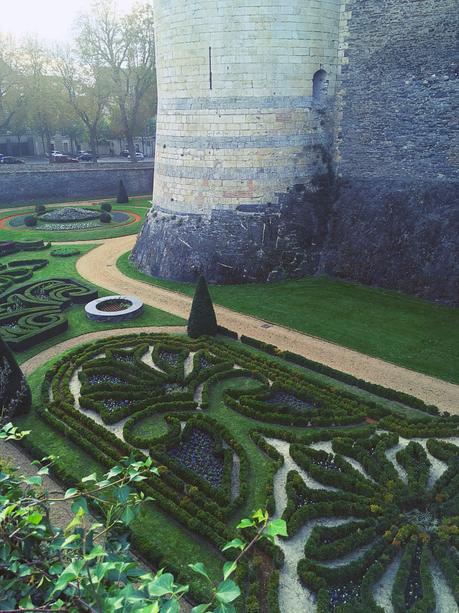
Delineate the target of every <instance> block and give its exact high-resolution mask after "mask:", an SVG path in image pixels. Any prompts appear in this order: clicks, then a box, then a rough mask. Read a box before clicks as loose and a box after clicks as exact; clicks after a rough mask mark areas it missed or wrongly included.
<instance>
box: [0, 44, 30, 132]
mask: <svg viewBox="0 0 459 613" xmlns="http://www.w3.org/2000/svg"><path fill="white" fill-rule="evenodd" d="M19 58H20V54H19V53H18V49H17V48H16V47H15V44H14V41H13V39H12V38H11V37H7V36H4V35H2V34H1V33H0V131H2V130H7V129H8V128H9V126H10V123H11V121H12V120H13V117H14V116H15V115H16V114H17V113H18V111H19V110H20V109H21V108H22V106H23V104H24V102H25V96H24V83H23V75H22V71H21V67H20V62H19Z"/></svg>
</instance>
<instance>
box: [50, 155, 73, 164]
mask: <svg viewBox="0 0 459 613" xmlns="http://www.w3.org/2000/svg"><path fill="white" fill-rule="evenodd" d="M51 162H53V163H54V164H78V162H79V160H78V158H74V157H72V156H71V155H63V154H62V153H57V154H53V156H52V157H51Z"/></svg>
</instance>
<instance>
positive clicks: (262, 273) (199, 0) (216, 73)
mask: <svg viewBox="0 0 459 613" xmlns="http://www.w3.org/2000/svg"><path fill="white" fill-rule="evenodd" d="M154 4H155V19H156V56H157V74H158V96H159V100H158V118H157V136H156V157H155V179H154V192H153V206H152V208H151V210H150V212H149V213H148V217H147V221H146V223H145V225H144V227H143V229H142V232H141V235H140V237H139V240H138V242H137V245H136V247H135V249H134V252H133V256H132V258H133V260H134V262H135V263H136V265H137V266H138V267H139V268H140V269H141V270H143V271H145V272H147V273H150V274H152V275H155V276H160V277H166V278H172V279H179V280H187V281H192V280H195V279H196V277H197V275H198V274H199V273H203V274H204V275H205V276H206V277H207V279H208V280H209V281H212V282H219V283H225V282H241V281H254V280H258V281H266V280H273V279H278V278H284V277H288V276H300V275H302V274H305V273H307V272H313V271H314V270H315V269H316V268H317V260H318V257H319V252H320V248H321V243H322V241H323V237H324V234H325V225H326V220H325V216H324V214H323V211H322V210H321V208H323V207H321V204H322V203H320V202H319V200H320V198H317V195H318V194H320V188H318V187H317V184H318V183H319V182H320V177H323V176H324V175H325V174H326V173H327V172H329V166H330V164H329V159H330V146H331V143H332V140H333V139H332V135H333V121H332V113H331V110H332V109H333V107H334V96H335V88H336V81H337V70H338V36H339V22H340V5H341V1H340V0H288V1H286V0H252V1H250V0H218V1H217V0H187V2H184V1H183V0H155V2H154Z"/></svg>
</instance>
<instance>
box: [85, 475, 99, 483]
mask: <svg viewBox="0 0 459 613" xmlns="http://www.w3.org/2000/svg"><path fill="white" fill-rule="evenodd" d="M81 481H82V483H88V482H89V481H97V475H96V473H91V474H90V475H88V476H87V477H83V479H82V480H81Z"/></svg>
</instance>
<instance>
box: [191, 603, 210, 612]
mask: <svg viewBox="0 0 459 613" xmlns="http://www.w3.org/2000/svg"><path fill="white" fill-rule="evenodd" d="M210 606H211V603H210V602H209V603H208V604H199V605H198V606H197V607H193V608H192V609H191V613H206V611H208V610H209V607H210Z"/></svg>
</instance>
